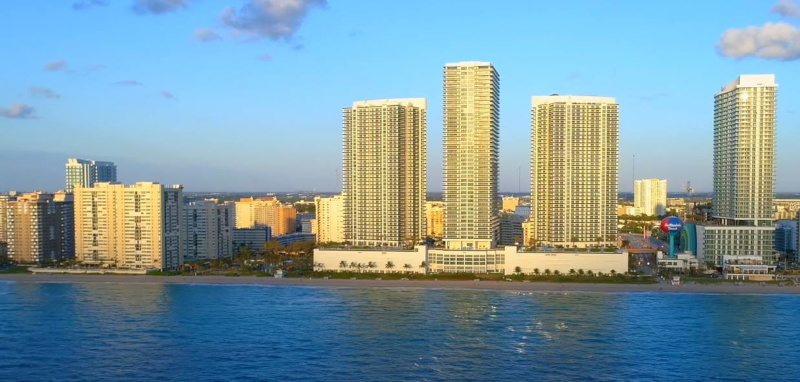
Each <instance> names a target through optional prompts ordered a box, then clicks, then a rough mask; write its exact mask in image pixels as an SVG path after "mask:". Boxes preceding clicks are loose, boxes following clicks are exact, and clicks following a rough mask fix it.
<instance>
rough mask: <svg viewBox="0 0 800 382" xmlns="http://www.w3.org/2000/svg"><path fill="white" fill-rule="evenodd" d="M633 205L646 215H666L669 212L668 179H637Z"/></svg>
mask: <svg viewBox="0 0 800 382" xmlns="http://www.w3.org/2000/svg"><path fill="white" fill-rule="evenodd" d="M633 205H634V207H636V208H638V209H639V210H640V211H641V213H642V214H645V215H651V216H662V215H665V214H666V213H667V180H666V179H638V180H636V182H634V188H633Z"/></svg>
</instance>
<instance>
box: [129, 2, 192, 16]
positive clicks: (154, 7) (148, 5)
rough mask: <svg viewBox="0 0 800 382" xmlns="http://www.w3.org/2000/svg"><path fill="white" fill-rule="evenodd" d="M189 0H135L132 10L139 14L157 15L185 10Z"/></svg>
mask: <svg viewBox="0 0 800 382" xmlns="http://www.w3.org/2000/svg"><path fill="white" fill-rule="evenodd" d="M189 1H190V0H136V1H134V3H133V10H134V12H136V13H139V14H148V13H149V14H153V15H158V14H162V13H168V12H172V11H177V10H179V9H182V8H186V5H187V4H188V3H189Z"/></svg>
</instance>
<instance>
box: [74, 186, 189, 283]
mask: <svg viewBox="0 0 800 382" xmlns="http://www.w3.org/2000/svg"><path fill="white" fill-rule="evenodd" d="M74 193H75V241H76V242H75V247H76V255H77V259H78V260H79V261H81V262H83V263H84V264H90V265H97V266H102V267H117V268H127V269H161V270H169V269H176V268H178V267H179V266H181V265H182V264H183V258H184V242H183V240H182V238H183V235H184V234H183V232H182V231H183V229H184V225H183V208H184V206H183V187H182V186H180V185H175V186H172V187H167V186H164V185H161V184H159V183H152V182H139V183H136V184H134V185H130V186H125V185H122V184H117V183H106V182H102V183H97V184H95V185H94V186H93V187H83V186H80V185H79V186H77V187H75V192H74Z"/></svg>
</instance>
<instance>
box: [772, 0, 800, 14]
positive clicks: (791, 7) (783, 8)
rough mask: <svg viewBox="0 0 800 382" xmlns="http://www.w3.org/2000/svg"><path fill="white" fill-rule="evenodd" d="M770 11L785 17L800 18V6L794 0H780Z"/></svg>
mask: <svg viewBox="0 0 800 382" xmlns="http://www.w3.org/2000/svg"><path fill="white" fill-rule="evenodd" d="M770 11H772V13H777V14H779V15H781V16H783V17H796V18H800V6H797V4H795V3H794V1H792V0H780V1H778V3H777V4H775V5H773V6H772V9H770Z"/></svg>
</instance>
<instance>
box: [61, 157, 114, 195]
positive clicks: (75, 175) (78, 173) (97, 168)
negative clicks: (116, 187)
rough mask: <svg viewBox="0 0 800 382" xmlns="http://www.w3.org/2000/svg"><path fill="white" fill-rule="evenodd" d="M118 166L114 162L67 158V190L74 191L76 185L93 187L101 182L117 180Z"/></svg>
mask: <svg viewBox="0 0 800 382" xmlns="http://www.w3.org/2000/svg"><path fill="white" fill-rule="evenodd" d="M116 181H117V166H116V165H115V164H114V162H100V161H94V160H85V159H76V158H70V159H67V164H66V191H67V192H73V191H74V189H75V186H76V185H81V186H83V187H92V186H94V184H95V183H99V182H112V183H113V182H116Z"/></svg>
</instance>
